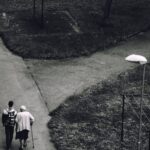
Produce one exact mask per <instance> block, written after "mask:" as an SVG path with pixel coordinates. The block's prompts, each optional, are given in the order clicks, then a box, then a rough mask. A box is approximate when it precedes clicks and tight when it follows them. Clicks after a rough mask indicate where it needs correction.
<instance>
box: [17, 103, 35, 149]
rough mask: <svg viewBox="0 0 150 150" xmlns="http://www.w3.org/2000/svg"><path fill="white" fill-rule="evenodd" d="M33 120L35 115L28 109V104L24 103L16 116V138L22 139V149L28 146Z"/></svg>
mask: <svg viewBox="0 0 150 150" xmlns="http://www.w3.org/2000/svg"><path fill="white" fill-rule="evenodd" d="M33 122H34V117H33V116H32V114H31V113H30V112H28V111H27V109H26V106H23V105H22V106H21V107H20V112H19V113H18V114H17V116H16V123H17V124H16V132H17V133H16V139H19V140H20V148H19V149H20V150H22V149H23V147H26V146H27V139H28V133H29V131H30V129H31V125H32V124H33ZM23 141H24V143H23Z"/></svg>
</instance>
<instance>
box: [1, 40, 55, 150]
mask: <svg viewBox="0 0 150 150" xmlns="http://www.w3.org/2000/svg"><path fill="white" fill-rule="evenodd" d="M9 100H14V103H15V108H16V109H17V110H18V111H19V107H20V105H26V106H27V109H28V110H29V111H30V112H31V113H32V114H33V115H34V116H35V123H34V125H33V133H34V142H35V148H34V149H35V150H54V147H53V144H52V143H51V142H50V136H49V130H48V128H47V123H48V121H49V119H50V118H49V116H48V114H49V112H48V110H47V108H46V106H45V104H44V103H43V100H42V98H41V96H40V93H39V91H38V89H37V87H36V84H35V82H34V81H33V80H32V78H31V75H30V73H28V71H27V68H26V65H25V64H24V61H23V60H22V59H21V58H20V57H17V56H15V55H12V54H11V53H10V52H9V51H8V50H7V49H6V48H5V46H4V45H3V42H2V41H1V40H0V110H1V112H2V110H3V109H4V108H5V107H7V103H8V101H9ZM29 136H30V139H29V140H28V150H31V149H32V140H31V134H29ZM18 148H19V141H18V140H15V139H14V140H13V144H12V150H17V149H18ZM4 149H5V134H4V128H3V127H2V124H0V150H4Z"/></svg>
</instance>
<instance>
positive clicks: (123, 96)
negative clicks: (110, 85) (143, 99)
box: [121, 94, 125, 145]
mask: <svg viewBox="0 0 150 150" xmlns="http://www.w3.org/2000/svg"><path fill="white" fill-rule="evenodd" d="M124 106H125V95H124V94H123V95H122V116H121V117H122V122H121V145H122V142H123V137H124Z"/></svg>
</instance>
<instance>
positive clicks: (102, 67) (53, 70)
mask: <svg viewBox="0 0 150 150" xmlns="http://www.w3.org/2000/svg"><path fill="white" fill-rule="evenodd" d="M149 48H150V33H148V34H141V35H139V36H138V37H137V38H134V39H129V40H128V41H127V42H124V43H121V44H120V45H118V46H117V47H114V48H111V49H109V50H107V51H105V52H97V53H95V54H94V55H92V56H90V57H82V58H76V59H68V60H60V61H57V60H56V61H55V60H26V64H27V65H28V66H29V69H30V72H31V73H32V74H33V77H34V79H35V80H36V82H37V84H38V86H39V88H40V90H41V93H42V95H43V99H44V100H45V102H46V103H47V105H48V109H49V111H53V110H54V109H56V108H57V107H58V106H59V105H60V104H61V103H62V102H63V101H64V100H65V99H66V98H67V97H69V96H71V95H73V94H77V93H80V92H82V91H83V90H84V89H86V88H87V87H90V86H91V85H94V84H96V83H98V82H101V81H103V80H105V79H108V78H110V77H116V76H117V75H118V74H119V73H121V72H124V71H126V70H127V69H129V68H132V67H135V64H131V63H128V62H126V61H125V60H124V59H125V57H126V56H128V55H130V54H132V53H135V54H141V55H145V56H146V57H147V56H150V52H149Z"/></svg>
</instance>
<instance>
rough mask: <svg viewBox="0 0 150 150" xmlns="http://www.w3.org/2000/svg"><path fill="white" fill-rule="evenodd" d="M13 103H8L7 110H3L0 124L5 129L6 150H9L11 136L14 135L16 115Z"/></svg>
mask: <svg viewBox="0 0 150 150" xmlns="http://www.w3.org/2000/svg"><path fill="white" fill-rule="evenodd" d="M13 105H14V102H13V101H9V102H8V108H6V109H4V110H3V113H2V123H3V126H4V127H5V134H6V147H7V150H10V147H11V143H12V139H13V134H14V126H15V118H16V115H17V111H16V110H15V109H14V108H13Z"/></svg>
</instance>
